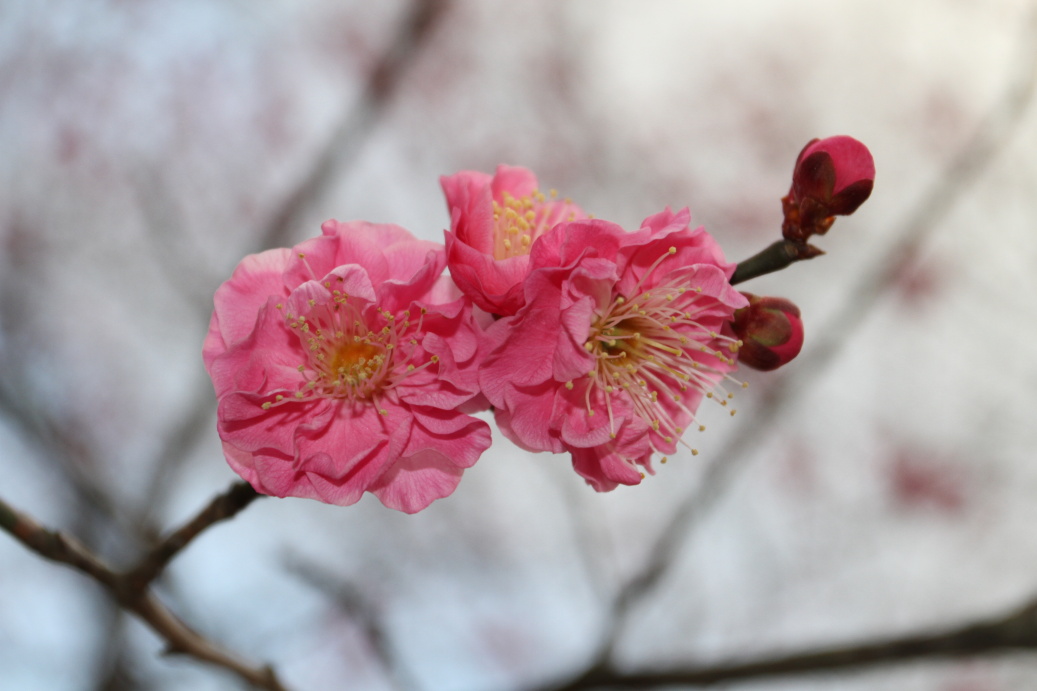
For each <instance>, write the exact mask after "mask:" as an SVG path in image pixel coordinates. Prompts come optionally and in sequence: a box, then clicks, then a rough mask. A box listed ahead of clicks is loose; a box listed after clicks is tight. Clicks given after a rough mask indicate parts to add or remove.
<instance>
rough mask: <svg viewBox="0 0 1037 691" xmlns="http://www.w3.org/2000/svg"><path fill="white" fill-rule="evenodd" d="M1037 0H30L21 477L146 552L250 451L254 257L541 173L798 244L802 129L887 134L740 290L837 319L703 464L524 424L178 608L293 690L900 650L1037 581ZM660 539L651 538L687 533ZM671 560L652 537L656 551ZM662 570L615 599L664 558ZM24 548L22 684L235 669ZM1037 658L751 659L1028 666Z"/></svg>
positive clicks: (315, 528) (4, 439)
mask: <svg viewBox="0 0 1037 691" xmlns="http://www.w3.org/2000/svg"><path fill="white" fill-rule="evenodd" d="M1034 12H1035V7H1034V6H1033V4H1032V3H1031V2H1025V1H1024V0H913V1H912V2H910V3H906V2H899V1H894V0H844V1H842V2H838V3H834V2H820V1H819V0H780V1H778V2H764V1H761V0H734V1H732V2H726V3H718V2H717V3H691V2H679V1H677V0H649V1H646V2H634V1H633V0H614V1H604V0H570V1H569V2H564V3H563V2H550V1H547V0H526V1H524V2H521V3H503V2H490V1H487V2H482V1H479V0H456V1H453V2H436V1H435V0H431V1H427V2H414V1H405V0H392V1H384V2H378V3H371V2H360V1H351V2H340V1H332V0H306V1H305V2H294V1H293V2H289V1H287V0H266V1H265V2H262V3H256V2H243V1H242V0H205V1H203V0H175V1H174V0H148V1H146V2H135V3H127V2H117V1H115V0H109V1H100V0H99V1H97V2H79V1H78V0H46V1H43V2H36V1H30V0H3V1H2V2H0V496H2V497H3V498H4V499H5V500H6V501H8V502H10V503H12V504H13V505H15V506H16V507H18V508H20V509H23V510H25V511H27V512H28V513H30V514H32V515H34V516H36V517H37V518H38V519H40V520H41V521H43V522H45V523H47V524H48V525H51V526H53V527H56V528H61V529H62V530H65V531H68V532H70V533H72V534H74V535H76V536H78V537H79V538H80V539H82V540H83V541H84V542H86V543H87V544H88V545H90V546H91V547H92V548H93V549H95V550H96V551H97V552H98V553H100V554H102V555H103V556H104V557H105V558H106V559H108V560H109V561H110V562H112V563H114V564H116V565H129V564H131V563H132V561H133V559H134V558H135V557H136V556H137V555H139V554H140V553H141V551H142V550H143V549H144V548H145V547H146V545H147V544H149V543H150V541H153V540H154V539H155V535H156V534H158V533H159V532H161V531H163V530H165V529H168V528H170V527H172V526H174V525H177V524H178V523H180V522H182V521H183V520H185V519H186V518H188V517H189V516H191V515H192V514H193V512H195V511H196V510H197V509H198V508H199V507H201V506H202V505H204V504H205V502H207V501H208V500H209V498H210V497H212V496H213V495H215V494H217V493H218V492H220V491H222V490H224V489H225V488H226V487H227V486H228V485H229V484H230V483H231V482H232V481H233V480H234V479H235V478H234V476H233V474H232V473H231V471H230V470H229V469H228V467H227V466H226V464H225V462H224V460H223V458H222V454H221V451H220V447H219V441H218V439H217V437H216V434H215V424H214V412H213V411H214V401H213V395H212V390H211V388H210V385H209V383H208V380H207V378H206V376H205V373H204V370H203V368H202V363H201V358H200V349H201V342H202V339H203V337H204V334H205V329H206V325H207V322H208V318H209V314H210V310H211V296H212V293H213V291H214V290H215V288H216V286H218V285H219V283H220V282H222V281H223V280H224V279H225V278H226V277H228V276H229V275H230V272H231V270H232V269H233V267H234V266H235V264H236V263H237V262H238V261H239V260H240V259H241V257H243V256H244V255H245V254H248V253H251V252H256V251H259V250H261V249H264V248H266V247H270V246H285V245H291V244H294V243H296V242H298V241H300V240H303V239H305V238H307V237H311V236H313V235H316V234H317V233H318V232H319V230H318V228H319V224H320V222H321V221H323V220H325V219H327V218H338V219H340V220H349V219H354V218H362V219H367V220H371V221H378V222H393V223H398V224H401V225H403V226H405V227H407V228H409V229H410V230H411V231H412V232H414V233H415V234H416V235H418V236H420V237H423V238H427V239H435V240H439V239H441V237H442V230H443V228H444V227H445V226H446V225H447V224H448V222H449V219H448V217H447V214H446V209H445V204H444V202H443V199H442V196H441V192H440V190H439V186H438V177H439V176H440V175H443V174H450V173H453V172H455V171H457V170H460V169H477V170H484V171H492V170H493V169H494V167H495V166H496V165H497V164H498V163H511V164H517V165H524V166H527V167H529V168H531V169H533V170H534V171H535V172H536V173H537V174H538V176H539V177H540V180H541V182H542V184H543V186H544V187H545V188H548V187H553V188H557V189H559V190H560V191H561V192H562V193H563V194H564V195H567V196H570V197H572V198H573V199H574V200H575V201H576V202H577V203H579V204H580V205H581V206H582V207H583V208H584V209H586V210H587V211H589V212H591V213H593V214H595V215H596V216H599V217H605V218H609V219H612V220H615V221H617V222H620V223H621V224H623V225H625V226H626V227H631V228H632V227H636V226H637V224H638V223H639V221H640V220H641V219H642V218H643V217H645V216H647V215H649V214H651V213H654V212H656V211H658V210H660V209H661V208H662V207H664V206H666V205H670V206H673V207H682V206H690V207H691V209H692V214H693V219H694V220H695V222H697V223H701V224H704V225H705V226H706V227H707V229H708V230H710V231H711V232H712V233H713V234H714V235H715V236H716V237H717V238H718V240H719V241H720V243H721V244H722V245H723V246H724V248H725V251H726V252H727V255H728V257H729V258H731V259H733V260H738V259H741V258H744V257H745V256H748V255H749V254H752V253H754V252H756V251H757V250H759V249H761V248H762V247H763V246H764V245H766V244H768V243H770V242H771V241H773V240H775V239H777V238H778V234H779V226H780V222H781V213H780V203H779V198H780V197H781V196H782V195H783V194H784V193H785V192H786V191H787V189H788V185H789V181H790V175H791V167H792V163H793V161H794V159H795V156H796V154H797V153H798V152H799V150H800V148H801V147H802V146H803V145H804V144H805V143H806V142H807V141H808V140H810V139H811V138H813V137H817V136H828V135H833V134H850V135H853V136H855V137H857V138H858V139H860V140H862V141H864V142H865V143H866V144H868V146H869V147H870V148H871V150H872V152H873V153H874V156H875V160H876V167H877V171H878V174H877V179H876V186H875V191H874V194H873V195H872V198H871V200H870V201H868V202H867V203H866V204H865V205H864V206H863V207H862V209H861V210H860V211H859V212H858V213H857V214H855V215H854V216H853V217H850V218H848V219H842V220H840V221H839V222H838V223H837V224H836V226H835V228H834V229H833V231H832V232H831V233H830V234H829V235H828V236H827V237H825V238H822V239H821V240H820V241H819V242H818V243H817V244H819V245H821V246H822V247H823V248H824V249H825V250H826V251H827V252H828V254H827V255H826V256H824V257H821V258H818V259H816V260H813V261H811V262H806V263H802V264H799V265H796V266H793V267H792V268H790V269H789V270H787V271H784V272H781V273H779V274H776V275H773V276H768V277H765V278H762V279H758V280H756V281H754V282H752V283H750V284H747V285H746V288H747V289H750V290H752V291H753V292H757V293H764V294H775V295H782V296H785V297H788V298H790V299H792V300H793V301H795V302H796V303H797V304H798V305H799V306H800V307H801V309H802V311H803V314H804V319H805V323H806V327H807V346H806V349H805V351H804V354H803V355H802V356H801V358H800V359H799V360H797V361H796V362H794V363H793V364H791V365H790V366H788V367H787V368H785V369H784V370H782V371H781V372H779V373H777V374H775V375H771V376H760V375H757V374H754V373H748V374H746V375H745V376H746V378H747V379H748V380H749V382H750V388H749V389H748V390H747V391H745V392H741V393H739V394H738V397H737V399H736V402H737V407H738V409H739V415H738V416H736V417H734V418H730V417H728V416H727V415H726V412H725V411H722V410H719V409H718V410H709V409H708V408H707V409H706V412H705V413H704V415H705V419H706V422H707V424H708V426H709V430H708V431H707V432H706V433H704V434H703V435H700V436H698V437H696V438H695V444H696V446H698V447H699V448H700V449H701V451H702V453H701V454H700V455H699V456H698V457H695V458H692V457H691V456H690V455H686V456H677V457H675V458H673V459H671V461H670V462H669V463H668V464H667V465H665V466H661V467H659V468H658V474H657V475H655V476H654V477H650V478H649V479H648V480H647V481H646V482H644V483H643V484H642V485H641V486H638V487H633V488H620V489H619V490H617V491H615V492H613V493H609V494H604V495H598V494H595V493H594V492H593V491H592V490H591V489H589V488H588V487H586V486H585V485H584V484H583V483H582V481H581V480H580V479H579V478H578V477H577V476H576V475H575V474H574V473H573V472H572V471H571V469H570V467H569V462H568V459H567V458H565V457H561V456H559V457H553V456H550V455H543V454H542V455H531V454H527V453H525V452H522V451H519V450H518V449H515V448H514V447H512V446H510V445H509V443H508V442H507V441H506V440H505V439H503V438H502V437H501V436H500V435H499V434H496V433H495V445H494V446H493V447H492V449H491V450H490V451H489V452H487V453H486V454H485V455H484V457H483V459H482V460H481V461H480V462H479V463H478V464H477V465H476V466H475V467H474V468H472V469H471V470H469V471H468V472H467V473H466V474H465V477H464V479H463V481H462V483H461V485H460V487H459V489H458V490H457V492H456V493H455V494H454V495H453V496H452V497H450V498H447V499H444V500H441V501H438V502H436V503H435V504H433V506H432V507H431V508H429V509H428V510H426V511H424V512H422V513H420V514H417V515H415V516H405V515H402V514H398V513H396V512H393V511H390V510H388V509H385V508H384V507H382V506H381V505H380V504H379V503H378V502H377V500H375V499H374V498H372V497H366V498H365V499H363V500H362V501H361V502H360V503H359V504H357V505H355V506H353V507H350V508H340V507H330V506H324V505H321V504H318V503H316V502H310V501H303V500H272V499H266V500H263V501H260V502H257V503H256V504H255V505H253V506H251V507H250V508H249V509H247V510H246V511H245V512H244V513H243V514H241V515H240V516H238V517H237V518H236V519H234V520H233V521H232V522H230V523H228V524H223V525H220V526H217V527H214V528H212V529H211V530H210V531H209V532H207V533H206V534H205V535H203V536H202V537H201V538H200V539H199V540H198V541H197V542H196V543H195V544H193V545H192V546H191V547H190V548H189V549H188V550H187V551H186V552H185V553H183V554H182V555H181V556H180V557H179V558H178V559H177V560H176V561H175V562H174V563H173V564H172V566H171V568H170V569H169V571H168V573H167V574H166V575H165V577H164V578H163V580H162V581H161V583H160V594H161V596H162V598H163V599H164V600H165V601H166V602H168V603H169V604H170V606H171V607H172V608H173V609H174V610H175V611H176V612H177V613H178V614H180V615H181V616H182V617H183V618H185V619H186V620H187V621H188V622H189V623H191V624H192V625H194V626H195V627H197V628H198V629H199V630H201V631H202V632H203V633H205V634H206V635H207V636H209V637H211V638H212V639H213V640H215V641H217V642H219V643H221V644H224V645H226V646H228V647H230V648H231V649H234V650H236V651H239V652H241V653H242V654H243V655H246V656H247V657H249V658H251V659H253V660H255V661H257V662H258V661H265V662H270V663H272V664H273V665H274V666H275V667H276V668H277V669H278V671H279V673H280V675H281V676H282V678H283V679H284V681H285V682H286V683H287V684H289V685H290V686H292V688H296V689H344V688H350V689H377V690H380V689H411V688H413V689H423V690H424V689H428V690H432V689H457V690H459V691H460V690H469V689H472V690H475V689H502V690H506V689H524V688H532V687H535V686H537V685H541V684H546V685H550V684H551V683H552V682H553V681H557V680H560V679H563V678H564V677H565V676H566V675H567V674H572V673H575V672H577V671H579V670H580V669H581V668H582V667H583V666H585V665H586V664H588V662H589V661H590V659H591V657H592V656H593V654H594V652H595V650H597V649H598V646H599V645H600V644H601V641H602V640H603V639H607V638H610V637H611V638H613V639H614V640H615V659H616V661H617V664H619V665H620V666H621V667H622V668H626V669H652V668H654V667H656V666H658V665H662V664H673V663H686V662H691V661H695V662H701V663H709V662H711V661H715V660H720V659H728V658H731V657H754V656H761V655H767V654H771V653H776V652H790V651H797V650H809V649H812V648H817V647H824V646H830V645H837V644H841V643H849V642H853V641H858V640H864V639H881V638H883V637H890V636H894V635H900V634H904V633H908V632H911V631H916V630H923V629H927V628H930V627H939V626H944V625H952V624H955V623H960V622H963V621H968V620H970V619H973V618H977V617H981V616H985V615H988V614H992V613H997V612H999V611H1002V610H1006V609H1009V608H1011V607H1013V606H1015V605H1017V604H1019V603H1021V602H1023V601H1024V600H1026V599H1027V598H1029V597H1031V596H1032V595H1033V594H1034V593H1035V592H1037V538H1035V534H1034V530H1033V526H1034V524H1035V520H1037V464H1035V448H1037V426H1035V424H1034V413H1033V410H1034V409H1035V405H1037V348H1035V343H1037V319H1035V317H1037V314H1035V312H1034V309H1033V304H1034V296H1037V279H1035V271H1034V268H1035V267H1037V232H1035V229H1034V225H1035V220H1037V194H1035V193H1034V190H1035V189H1037V165H1035V160H1037V157H1035V155H1034V154H1035V153H1037V127H1035V125H1037V114H1035V113H1034V112H1033V110H1034V109H1033V108H1032V107H1031V105H1030V92H1031V90H1032V87H1033V82H1034V79H1035V77H1034V66H1035V55H1037V53H1035V50H1037V29H1035V22H1034ZM661 538H664V541H663V542H660V539H661ZM653 559H654V560H656V561H653ZM653 563H655V564H659V565H660V566H661V571H660V573H661V577H660V578H659V579H658V581H656V582H655V583H654V587H652V588H649V589H646V590H643V591H640V592H638V594H637V597H635V598H634V600H633V602H632V603H631V605H630V607H629V609H627V610H625V611H624V613H623V615H622V616H621V617H620V618H619V619H618V620H617V619H614V618H612V617H611V616H610V612H612V611H613V604H614V598H615V596H616V594H617V593H618V592H621V590H622V588H623V587H624V584H627V583H629V582H630V580H631V579H633V578H634V577H636V576H637V575H638V574H639V573H640V572H641V571H642V570H643V569H644V568H645V566H646V565H648V564H653ZM161 650H162V643H161V642H160V641H159V640H158V639H157V638H156V637H155V636H154V635H153V634H152V633H151V632H150V630H148V629H146V628H144V627H143V626H142V625H141V624H140V623H139V622H137V621H136V620H134V619H132V618H130V617H128V616H127V615H124V614H122V613H120V612H119V611H118V610H117V609H116V608H115V607H114V606H113V605H112V603H111V602H110V600H109V599H108V598H107V597H106V596H105V594H104V593H103V592H102V591H101V590H100V589H99V588H98V587H96V586H95V585H94V584H93V583H91V582H90V581H88V580H87V579H85V578H83V577H82V576H80V575H79V574H77V573H74V572H72V571H70V570H68V569H66V568H64V567H60V566H57V565H54V564H51V563H48V562H44V561H43V560H42V559H40V558H39V557H37V556H36V555H33V554H30V553H29V552H27V551H26V550H25V549H24V548H22V547H21V546H20V545H18V544H17V543H15V542H14V541H13V540H11V539H10V538H9V536H6V535H3V536H0V689H2V691H21V690H24V689H33V690H36V689H40V690H46V691H49V690H66V689H67V690H70V691H71V690H76V691H78V690H90V691H116V690H122V689H149V690H150V689H155V690H167V689H169V690H171V689H186V688H190V689H200V690H205V689H227V688H237V684H238V682H237V681H236V680H235V679H233V678H232V677H230V676H228V675H227V674H225V673H224V672H222V671H219V670H213V669H209V668H205V667H203V666H201V665H199V664H197V663H195V662H193V661H191V660H185V659H179V658H163V657H162V656H161ZM1035 679H1037V658H1035V657H1033V656H1029V655H1023V654H1019V655H1012V656H998V657H986V658H978V659H972V660H961V661H948V662H939V663H937V662H932V663H917V664H910V665H897V666H890V667H880V668H878V669H873V670H870V671H866V672H859V673H839V674H827V675H822V676H813V677H799V678H792V679H785V680H769V679H762V680H758V681H755V682H752V683H744V684H741V685H738V684H732V685H730V686H728V687H725V688H732V689H733V688H738V689H759V690H761V691H764V690H766V691H776V690H778V689H808V690H811V689H816V690H822V689H823V690H826V691H827V690H829V689H840V690H842V689H846V690H857V689H861V690H863V689H889V690H894V689H895V690H897V691H905V690H907V691H911V690H919V691H921V690H926V691H997V690H1008V689H1021V688H1030V687H1031V686H1034V685H1035V684H1037V682H1035V681H1034V680H1035Z"/></svg>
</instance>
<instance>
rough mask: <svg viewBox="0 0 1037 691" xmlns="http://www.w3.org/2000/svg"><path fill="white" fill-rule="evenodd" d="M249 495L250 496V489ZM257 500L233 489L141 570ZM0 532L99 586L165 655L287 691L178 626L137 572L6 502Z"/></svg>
mask: <svg viewBox="0 0 1037 691" xmlns="http://www.w3.org/2000/svg"><path fill="white" fill-rule="evenodd" d="M242 484H244V483H242ZM249 489H250V490H251V487H249ZM253 498H254V497H251V498H249V497H248V496H247V493H246V492H244V491H243V490H241V489H240V487H239V485H235V486H234V487H232V488H231V490H230V491H229V492H227V493H225V494H223V495H220V496H219V497H217V498H216V500H214V501H213V502H212V503H210V504H209V506H207V507H206V508H205V509H203V510H202V512H201V513H200V514H198V516H196V517H195V518H194V519H192V520H191V521H189V522H188V523H187V524H186V525H185V526H184V527H183V528H181V529H180V530H177V531H175V532H174V533H173V534H172V535H171V536H170V538H168V539H167V541H165V542H163V545H165V544H167V542H168V545H169V546H168V547H167V548H166V549H165V550H161V551H158V554H152V555H149V557H148V558H145V560H144V561H143V562H142V563H141V567H138V568H141V570H142V573H143V574H144V575H146V574H147V573H150V571H151V570H152V569H153V568H154V564H158V563H160V562H161V565H160V566H159V567H158V568H159V569H161V567H162V566H164V565H165V563H168V560H169V559H170V558H172V556H173V555H175V554H176V552H177V551H178V550H179V549H180V548H182V547H183V546H184V545H186V544H187V543H188V542H189V541H190V540H191V538H193V537H195V536H196V535H197V534H198V533H200V532H201V531H202V530H204V529H205V528H206V527H208V526H209V525H212V524H213V523H215V522H216V521H219V520H221V519H223V518H227V517H229V516H230V515H233V513H236V512H237V511H239V510H240V509H241V508H244V506H247V505H248V502H249V501H251V499H253ZM235 507H236V509H235ZM0 529H2V530H4V531H5V532H7V533H9V534H11V535H12V536H13V537H14V538H15V539H16V540H18V541H19V542H21V543H22V544H23V545H25V546H26V547H28V548H29V549H30V550H32V551H33V552H36V553H37V554H39V555H40V556H42V557H44V558H46V559H49V560H51V561H55V562H58V563H61V564H66V565H68V566H71V567H72V568H74V569H76V570H77V571H80V572H81V573H84V574H86V575H87V576H89V577H90V578H92V579H93V580H95V581H96V582H97V583H99V584H100V585H101V586H102V587H104V589H105V590H106V591H107V592H108V594H109V595H111V596H112V598H113V599H114V600H115V601H116V602H117V603H118V604H119V605H120V606H121V607H123V608H124V609H126V610H128V611H130V612H133V613H134V614H136V615H137V616H138V617H140V618H141V619H142V620H143V621H144V622H145V623H146V624H147V625H148V626H150V627H151V628H152V629H153V630H154V631H155V632H156V633H157V634H158V635H159V636H161V637H162V638H163V639H165V641H166V643H167V653H169V654H179V655H187V656H190V657H193V658H195V659H196V660H201V661H203V662H208V663H210V664H213V665H216V666H218V667H222V668H224V669H226V670H229V671H231V672H233V673H234V674H236V675H238V676H239V677H240V678H242V679H244V680H245V681H247V682H248V683H250V684H252V685H253V686H255V687H256V688H260V689H267V690H268V691H286V690H285V687H284V686H283V685H282V684H281V682H280V681H279V680H278V678H277V675H276V674H275V673H274V671H273V669H271V668H270V667H269V666H266V667H253V666H251V665H249V664H248V663H246V662H244V661H242V660H240V659H239V658H237V657H236V656H234V655H232V654H231V653H229V652H227V651H226V650H223V649H222V648H220V647H219V646H217V645H216V644H215V643H213V642H212V641H209V640H208V639H206V638H205V637H204V636H202V635H201V634H199V633H198V632H196V631H194V630H193V629H191V628H190V627H188V626H187V625H186V624H184V623H183V622H182V621H180V619H178V618H177V617H176V616H175V615H174V614H173V613H172V612H171V611H170V610H169V609H168V608H167V607H166V606H165V605H163V604H162V603H161V602H160V601H159V600H158V599H157V598H156V597H155V595H154V593H153V592H152V591H151V590H150V588H148V587H147V582H146V581H145V582H144V583H143V584H141V581H140V577H139V575H137V574H135V573H134V571H136V569H135V570H132V571H130V572H127V573H125V574H121V573H119V572H117V571H115V570H114V569H112V568H111V567H110V566H109V565H108V564H106V563H105V562H104V561H102V560H101V559H100V558H99V557H98V556H97V555H95V554H94V553H93V552H91V551H90V550H89V549H88V548H87V547H86V546H84V545H83V544H82V543H81V542H79V541H78V540H77V539H75V538H74V537H72V536H70V535H65V534H64V533H61V532H58V531H54V530H49V529H47V528H45V527H43V526H42V525H40V524H39V523H38V522H37V521H36V520H35V519H33V518H31V517H30V516H28V515H27V514H25V513H22V512H21V511H18V510H17V509H15V508H14V507H12V506H11V505H9V504H8V503H6V502H5V501H3V500H0ZM163 559H164V560H165V561H164V562H163V561H162V560H163Z"/></svg>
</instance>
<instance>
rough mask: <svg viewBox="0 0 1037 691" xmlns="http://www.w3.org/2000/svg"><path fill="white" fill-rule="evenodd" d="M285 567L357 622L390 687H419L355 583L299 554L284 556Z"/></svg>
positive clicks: (380, 621)
mask: <svg viewBox="0 0 1037 691" xmlns="http://www.w3.org/2000/svg"><path fill="white" fill-rule="evenodd" d="M285 567H286V568H287V570H288V572H289V573H291V574H293V575H295V576H296V577H298V578H299V579H300V580H301V581H303V582H304V583H306V584H307V585H309V586H310V587H312V588H314V589H315V590H317V591H318V592H320V593H322V594H323V595H324V596H325V597H327V598H328V600H330V601H331V603H332V605H333V606H334V607H335V608H336V609H337V610H338V611H339V612H341V613H342V614H343V615H344V616H345V617H347V618H348V619H349V620H350V621H352V622H353V623H354V624H355V625H356V627H357V628H358V629H359V630H360V633H361V634H362V635H363V636H364V639H365V640H366V642H367V645H368V646H370V652H371V653H372V654H373V655H374V657H375V658H377V660H378V662H379V664H381V666H382V669H383V670H385V674H386V677H387V679H388V681H389V682H390V683H391V685H392V687H393V688H396V689H416V688H419V687H420V685H419V684H418V682H417V679H416V678H415V677H414V676H413V675H412V674H411V673H410V672H409V671H408V670H407V668H406V666H405V665H404V663H403V661H402V659H401V656H400V655H399V654H398V652H397V651H396V649H395V648H394V646H393V644H392V640H391V638H390V637H389V635H388V633H387V632H386V627H385V624H384V617H383V615H382V614H381V613H380V612H379V611H378V610H377V608H376V607H375V605H374V604H373V603H372V602H371V599H370V598H368V597H365V595H364V593H363V592H362V591H361V589H360V588H359V587H358V586H357V585H355V584H353V583H350V582H349V581H347V580H345V579H344V578H343V577H342V575H341V574H338V573H335V572H334V571H331V570H330V569H328V568H327V567H325V566H323V565H321V564H319V563H318V562H315V561H311V560H306V559H304V558H302V557H300V556H296V555H289V556H288V557H287V558H286V559H285Z"/></svg>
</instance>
